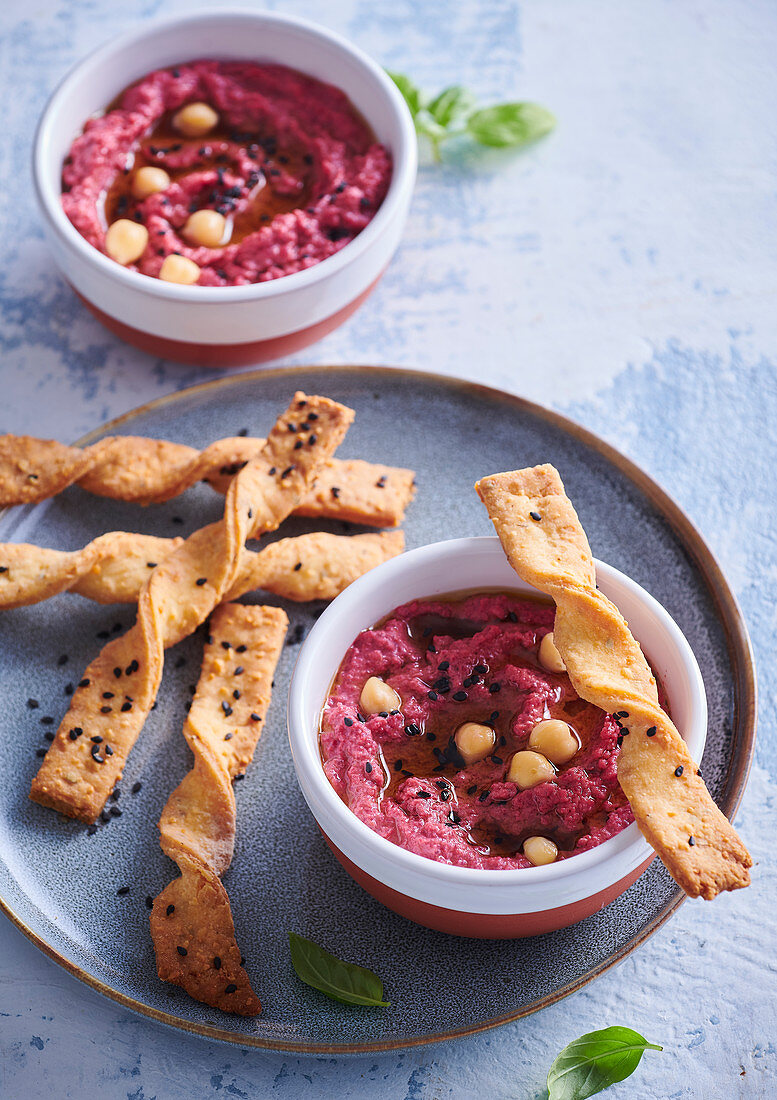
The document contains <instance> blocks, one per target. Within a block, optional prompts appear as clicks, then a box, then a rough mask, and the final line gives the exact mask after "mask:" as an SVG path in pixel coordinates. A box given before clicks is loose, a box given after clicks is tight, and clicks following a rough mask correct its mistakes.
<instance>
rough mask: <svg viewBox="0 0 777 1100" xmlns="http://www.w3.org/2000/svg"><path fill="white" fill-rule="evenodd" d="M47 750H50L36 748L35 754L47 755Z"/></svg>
mask: <svg viewBox="0 0 777 1100" xmlns="http://www.w3.org/2000/svg"><path fill="white" fill-rule="evenodd" d="M47 752H48V749H36V750H35V755H36V756H45V755H46V753H47Z"/></svg>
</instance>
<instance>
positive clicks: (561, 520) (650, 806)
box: [475, 465, 753, 899]
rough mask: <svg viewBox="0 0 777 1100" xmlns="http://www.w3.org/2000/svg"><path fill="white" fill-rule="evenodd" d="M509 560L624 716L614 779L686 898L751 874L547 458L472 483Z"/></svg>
mask: <svg viewBox="0 0 777 1100" xmlns="http://www.w3.org/2000/svg"><path fill="white" fill-rule="evenodd" d="M475 488H476V490H477V492H478V494H479V496H480V499H481V500H482V501H483V503H484V504H485V506H486V510H487V511H488V514H489V516H490V518H491V521H492V522H493V524H494V527H495V528H496V533H497V535H498V536H499V539H500V542H501V543H502V546H503V548H504V551H505V553H506V554H507V557H508V560H509V562H510V564H511V565H512V567H513V569H514V570H515V571H516V573H517V574H518V575H519V577H522V578H523V580H525V581H526V582H527V583H528V584H531V585H533V586H534V587H535V588H538V589H539V590H540V592H546V593H547V594H548V595H549V596H551V597H552V598H553V600H554V601H555V604H556V619H555V625H554V628H553V637H554V641H555V643H556V646H557V647H558V650H559V652H560V653H561V656H562V658H563V660H564V664H565V665H566V667H567V672H568V673H569V678H570V680H571V681H572V686H573V687H574V689H575V691H576V692H577V694H578V695H579V696H580V697H581V699H587V700H588V702H589V703H593V704H594V705H595V706H597V707H600V708H601V709H602V710H603V711H605V712H606V713H607V714H616V715H617V716H618V717H619V719H620V720H621V721H622V724H623V725H624V730H623V733H624V737H623V744H622V747H621V751H620V754H619V756H618V782H619V783H620V785H621V787H622V788H623V793H624V794H625V795H626V797H627V798H628V800H629V804H630V805H631V808H632V810H633V811H634V817H635V819H636V822H637V824H638V826H639V828H640V829H641V831H642V833H643V834H644V836H645V838H646V840H647V841H648V843H649V844H650V845H651V846H652V847H653V848H654V849H655V851H656V852H657V853H658V855H659V856H660V857H661V859H662V861H663V862H664V864H665V865H666V867H667V869H668V870H669V873H670V874H671V875H672V878H673V879H674V880H675V882H677V883H678V885H679V886H681V887H682V888H683V890H685V892H686V894H688V895H689V896H690V897H699V896H701V897H703V898H707V899H710V898H714V897H715V895H716V894H718V893H720V892H721V891H722V890H736V889H738V888H740V887H742V886H747V885H748V884H749V882H750V875H749V874H748V870H747V869H748V868H749V867H751V866H752V863H753V861H752V859H751V857H750V853H749V852H748V851H747V848H745V846H744V844H743V843H742V841H741V840H740V839H739V837H738V836H737V833H736V832H735V830H734V828H733V826H732V825H731V824H730V822H729V821H728V819H727V818H726V817H725V816H724V814H722V813H721V811H720V810H719V809H718V807H717V806H716V805H715V803H714V802H713V800H712V798H711V796H710V793H709V791H708V790H707V788H706V786H705V784H704V780H703V779H702V778H701V775H700V774H699V770H698V768H697V767H696V765H695V764H694V762H693V759H692V758H691V755H690V753H689V752H688V749H687V747H686V745H685V742H684V741H683V739H682V737H681V736H680V734H679V733H678V731H677V730H676V729H675V727H674V725H673V723H672V721H671V720H670V718H669V716H668V715H667V714H666V713H665V712H664V711H663V710H662V709H661V706H660V705H659V702H658V692H657V689H656V681H655V678H654V676H653V674H652V672H651V671H650V667H649V666H648V663H647V661H646V660H645V657H644V655H643V653H642V650H641V649H640V647H639V644H638V642H637V641H636V640H635V639H634V637H633V636H632V634H631V631H630V630H629V628H628V624H627V623H626V621H625V619H624V618H623V616H622V615H621V613H620V612H619V611H618V609H617V607H615V605H614V604H612V603H611V602H610V601H609V600H608V599H607V598H606V596H604V595H603V594H602V593H601V592H600V591H599V589H598V588H597V587H596V570H595V567H594V562H593V558H592V557H591V549H590V547H589V545H588V539H587V538H586V535H585V531H584V530H583V528H582V526H581V524H580V520H579V519H578V516H577V513H576V512H575V509H574V508H573V506H572V503H571V501H570V500H569V498H568V497H567V495H566V493H565V492H564V486H563V484H562V482H561V478H560V477H559V474H558V471H557V470H556V469H555V468H554V467H553V466H550V465H545V466H535V467H533V468H530V469H526V470H516V471H514V472H512V473H504V474H494V475H493V476H492V477H485V478H483V479H482V480H481V481H479V482H478V483H477V485H476V486H475Z"/></svg>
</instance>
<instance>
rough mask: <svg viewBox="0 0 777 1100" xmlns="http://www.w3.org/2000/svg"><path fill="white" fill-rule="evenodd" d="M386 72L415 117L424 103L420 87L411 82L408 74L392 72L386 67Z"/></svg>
mask: <svg viewBox="0 0 777 1100" xmlns="http://www.w3.org/2000/svg"><path fill="white" fill-rule="evenodd" d="M386 72H387V73H388V75H389V76H390V77H391V79H392V80H393V81H394V83H395V84H396V86H397V87H398V88H399V90H400V92H401V93H402V98H403V99H404V101H405V103H406V104H407V105H408V107H409V108H410V114H411V115H412V116H413V118H415V117H416V115H417V114H418V112H419V111H420V110H421V109H422V108H423V105H424V97H423V95H422V93H421V89H420V88H418V87H417V86H416V85H415V84H414V83H413V81H412V80H411V79H410V77H409V76H404V75H403V74H402V73H392V72H389V70H388V69H386Z"/></svg>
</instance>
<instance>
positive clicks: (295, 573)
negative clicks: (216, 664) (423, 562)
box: [0, 530, 405, 610]
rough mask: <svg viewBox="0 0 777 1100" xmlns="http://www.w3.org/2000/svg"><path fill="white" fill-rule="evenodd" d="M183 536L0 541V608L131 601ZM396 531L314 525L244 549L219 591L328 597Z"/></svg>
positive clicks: (395, 538)
mask: <svg viewBox="0 0 777 1100" xmlns="http://www.w3.org/2000/svg"><path fill="white" fill-rule="evenodd" d="M182 542H183V539H180V538H178V539H160V538H153V537H152V536H150V535H136V534H133V533H132V532H130V531H111V532H110V533H109V534H107V535H100V537H99V538H96V539H94V541H93V542H90V543H88V544H87V545H86V546H85V547H84V548H83V549H82V550H74V551H70V552H68V551H65V550H47V549H44V548H43V547H40V546H33V545H31V544H30V543H13V542H11V543H5V544H0V610H6V609H8V608H11V607H26V606H28V605H29V604H34V603H40V602H41V601H42V600H47V599H49V598H50V597H51V596H56V595H57V594H58V593H59V592H77V593H78V594H79V596H85V597H86V598H87V599H90V600H94V601H95V602H96V603H103V604H113V603H137V601H138V598H139V596H140V592H141V590H142V588H143V585H144V584H145V583H146V581H147V580H148V577H149V570H151V569H154V568H155V567H156V565H157V564H158V563H159V562H161V561H163V560H164V559H165V558H166V557H168V556H169V555H170V554H172V552H173V551H174V550H177V549H178V547H179V546H180V545H181V544H182ZM404 545H405V538H404V535H403V533H402V532H401V531H398V530H396V531H379V532H374V533H371V534H366V535H332V534H329V533H328V532H327V531H315V532H313V533H311V534H307V535H298V536H297V537H296V538H288V539H280V540H279V541H278V542H273V543H271V544H270V545H269V546H265V547H264V548H263V549H261V550H259V551H256V550H246V549H245V548H243V551H242V553H241V555H240V566H239V569H238V573H237V576H236V577H235V580H234V583H233V585H232V587H231V588H230V590H229V592H228V593H227V594H226V596H225V597H224V599H225V600H236V599H237V598H238V596H242V595H243V594H244V593H246V592H252V591H253V590H254V589H256V588H262V589H264V591H265V592H272V593H273V595H275V596H281V597H282V598H283V599H286V600H294V601H295V602H296V603H305V602H307V601H308V600H332V599H334V597H335V596H338V595H339V594H340V593H341V592H342V591H343V589H344V588H347V587H348V585H349V584H350V583H351V582H352V581H355V580H356V578H357V577H360V576H361V575H362V573H366V572H367V571H368V570H370V569H372V568H373V567H374V566H376V565H379V564H380V563H381V562H382V561H386V560H387V559H388V558H393V557H396V555H397V554H401V553H402V550H403V549H404Z"/></svg>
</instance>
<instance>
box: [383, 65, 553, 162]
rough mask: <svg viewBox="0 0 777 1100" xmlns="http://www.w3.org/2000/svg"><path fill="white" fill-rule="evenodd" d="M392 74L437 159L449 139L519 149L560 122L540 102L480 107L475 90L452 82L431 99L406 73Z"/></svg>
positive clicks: (416, 125) (390, 74)
mask: <svg viewBox="0 0 777 1100" xmlns="http://www.w3.org/2000/svg"><path fill="white" fill-rule="evenodd" d="M388 75H389V76H390V77H391V79H392V80H393V81H394V83H395V84H396V86H397V87H398V88H399V90H400V92H401V93H402V95H403V97H404V100H405V103H407V105H408V107H409V109H410V114H411V115H412V116H413V122H414V123H415V128H416V132H417V133H419V134H423V135H424V137H427V138H428V139H429V141H430V142H431V144H432V151H433V153H434V156H435V159H437V160H440V146H441V144H442V142H443V141H446V140H447V139H448V138H452V137H459V136H461V135H462V134H468V135H469V136H470V137H471V138H473V139H474V140H475V141H477V142H479V144H480V145H489V146H491V147H492V148H495V149H508V148H512V149H516V148H518V147H519V146H521V145H528V144H529V142H532V141H537V140H538V139H539V138H541V137H544V136H545V134H549V133H550V131H551V130H552V129H553V127H554V126H555V125H556V119H555V118H554V117H553V115H552V114H551V113H550V111H549V110H548V109H547V108H546V107H541V106H540V105H539V104H538V103H529V102H523V103H498V104H496V105H495V106H493V107H481V108H478V106H477V99H476V98H475V96H474V95H473V93H472V92H471V91H470V90H469V89H468V88H465V87H463V86H462V85H461V84H452V85H451V86H450V87H449V88H444V89H443V90H442V91H441V92H440V93H439V95H436V96H434V97H433V98H430V97H429V96H428V95H426V94H425V93H424V92H422V91H421V89H420V88H418V87H417V86H416V85H415V84H414V83H413V81H412V80H411V79H410V78H409V77H407V76H404V75H403V74H402V73H392V72H390V73H389V74H388Z"/></svg>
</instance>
